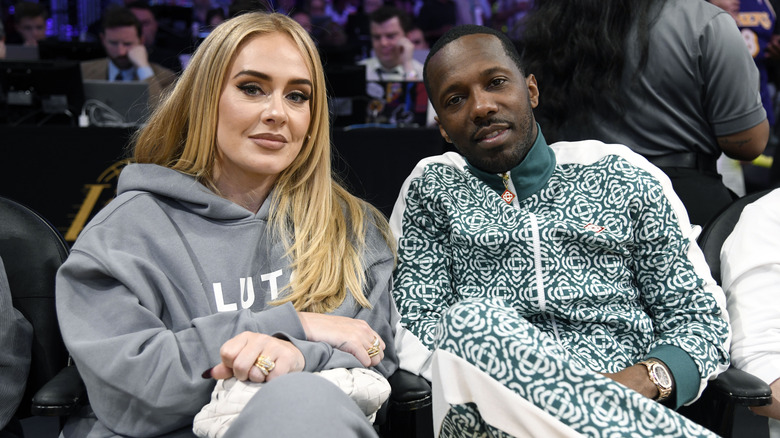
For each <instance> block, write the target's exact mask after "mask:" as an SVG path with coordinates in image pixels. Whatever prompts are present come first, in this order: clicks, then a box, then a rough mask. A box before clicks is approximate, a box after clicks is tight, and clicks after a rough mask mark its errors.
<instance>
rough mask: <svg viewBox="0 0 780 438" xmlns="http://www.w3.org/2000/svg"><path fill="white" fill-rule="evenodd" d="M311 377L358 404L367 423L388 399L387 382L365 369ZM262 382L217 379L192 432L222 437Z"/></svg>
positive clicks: (320, 372)
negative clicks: (333, 385)
mask: <svg viewBox="0 0 780 438" xmlns="http://www.w3.org/2000/svg"><path fill="white" fill-rule="evenodd" d="M314 374H319V375H320V376H322V377H324V378H326V379H328V380H329V381H331V382H333V383H334V384H335V385H336V386H338V387H339V388H341V390H342V391H344V393H346V394H347V395H348V396H349V397H350V398H351V399H352V400H354V401H355V403H357V405H358V407H360V409H361V410H362V411H363V413H364V414H365V415H366V418H368V420H369V421H371V422H373V421H374V418H375V417H376V411H378V410H379V408H380V407H381V406H382V403H384V402H385V400H387V397H389V396H390V383H389V382H388V381H387V379H385V378H384V377H383V376H382V375H381V374H379V373H377V372H375V371H371V370H368V369H365V368H350V369H347V368H334V369H332V370H324V371H319V372H316V373H314ZM262 386H263V383H256V382H250V381H240V380H238V379H236V378H235V377H233V378H230V379H226V380H217V385H216V386H215V387H214V391H212V393H211V401H210V402H209V403H208V404H207V405H206V406H204V407H203V409H201V410H200V412H198V414H197V415H195V420H194V421H193V423H192V431H193V432H195V435H197V436H199V437H201V438H221V437H222V435H223V434H224V433H225V432H226V431H227V430H228V428H229V427H230V424H231V423H232V422H233V420H234V419H235V418H236V417H238V414H239V413H240V412H241V410H242V409H243V408H244V406H245V405H246V404H247V403H248V402H249V399H251V398H252V397H253V396H254V395H255V393H256V392H257V391H258V390H259V389H260V388H261V387H262Z"/></svg>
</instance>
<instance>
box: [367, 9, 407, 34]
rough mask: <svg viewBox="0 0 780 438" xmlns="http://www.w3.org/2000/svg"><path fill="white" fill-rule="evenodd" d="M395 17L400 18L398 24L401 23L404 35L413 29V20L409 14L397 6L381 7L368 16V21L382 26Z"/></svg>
mask: <svg viewBox="0 0 780 438" xmlns="http://www.w3.org/2000/svg"><path fill="white" fill-rule="evenodd" d="M393 17H398V22H399V23H401V29H403V31H404V33H407V32H409V31H410V30H411V29H412V20H411V18H409V14H407V13H406V12H404V10H403V9H399V8H396V7H395V6H380V7H379V9H377V10H376V11H374V12H372V13H371V14H370V15H369V16H368V19H369V21H370V22H371V23H376V24H382V23H384V22H385V21H387V20H390V19H391V18H393Z"/></svg>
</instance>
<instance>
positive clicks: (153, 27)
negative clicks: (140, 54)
mask: <svg viewBox="0 0 780 438" xmlns="http://www.w3.org/2000/svg"><path fill="white" fill-rule="evenodd" d="M130 10H131V11H132V12H133V14H134V15H135V16H136V18H138V21H140V22H141V33H142V34H143V36H144V43H146V44H147V45H152V44H154V39H155V38H157V19H155V18H154V14H152V11H149V10H147V9H136V8H133V9H130Z"/></svg>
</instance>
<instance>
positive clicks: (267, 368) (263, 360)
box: [255, 354, 276, 376]
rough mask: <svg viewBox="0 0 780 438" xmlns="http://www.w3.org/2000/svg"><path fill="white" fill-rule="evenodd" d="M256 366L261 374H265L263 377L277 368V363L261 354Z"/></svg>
mask: <svg viewBox="0 0 780 438" xmlns="http://www.w3.org/2000/svg"><path fill="white" fill-rule="evenodd" d="M255 366H256V367H257V368H258V369H260V372H261V373H263V375H266V376H267V375H268V374H269V373H270V372H271V371H273V369H274V368H275V367H276V362H274V361H272V360H271V359H269V358H267V357H265V356H263V355H262V354H261V355H260V356H257V360H256V361H255Z"/></svg>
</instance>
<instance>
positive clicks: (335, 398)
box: [225, 373, 377, 438]
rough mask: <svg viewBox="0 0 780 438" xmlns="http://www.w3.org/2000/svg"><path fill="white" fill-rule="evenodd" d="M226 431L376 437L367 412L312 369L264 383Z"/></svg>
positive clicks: (248, 434)
mask: <svg viewBox="0 0 780 438" xmlns="http://www.w3.org/2000/svg"><path fill="white" fill-rule="evenodd" d="M225 435H226V436H228V437H231V438H233V437H260V436H281V437H318V438H350V437H361V438H363V437H372V438H375V437H377V434H376V432H375V431H374V428H373V426H371V424H370V423H369V422H368V421H367V420H366V416H365V415H364V414H363V412H361V411H360V409H359V408H358V406H357V404H355V402H353V401H352V400H351V399H350V398H349V397H348V396H347V395H346V394H345V393H344V391H342V390H341V389H339V388H338V387H337V386H336V385H334V384H333V383H330V382H329V381H327V380H326V379H324V378H322V377H320V376H317V375H315V374H311V373H291V374H287V375H284V376H282V377H279V378H277V379H274V380H271V381H270V382H268V383H267V384H265V386H263V390H262V391H258V392H257V394H255V396H254V397H252V399H251V400H250V401H249V403H247V405H246V406H245V407H244V409H243V410H242V411H241V414H240V415H239V416H238V418H236V419H235V421H233V424H232V425H231V426H230V429H228V431H227V433H226V434H225Z"/></svg>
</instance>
